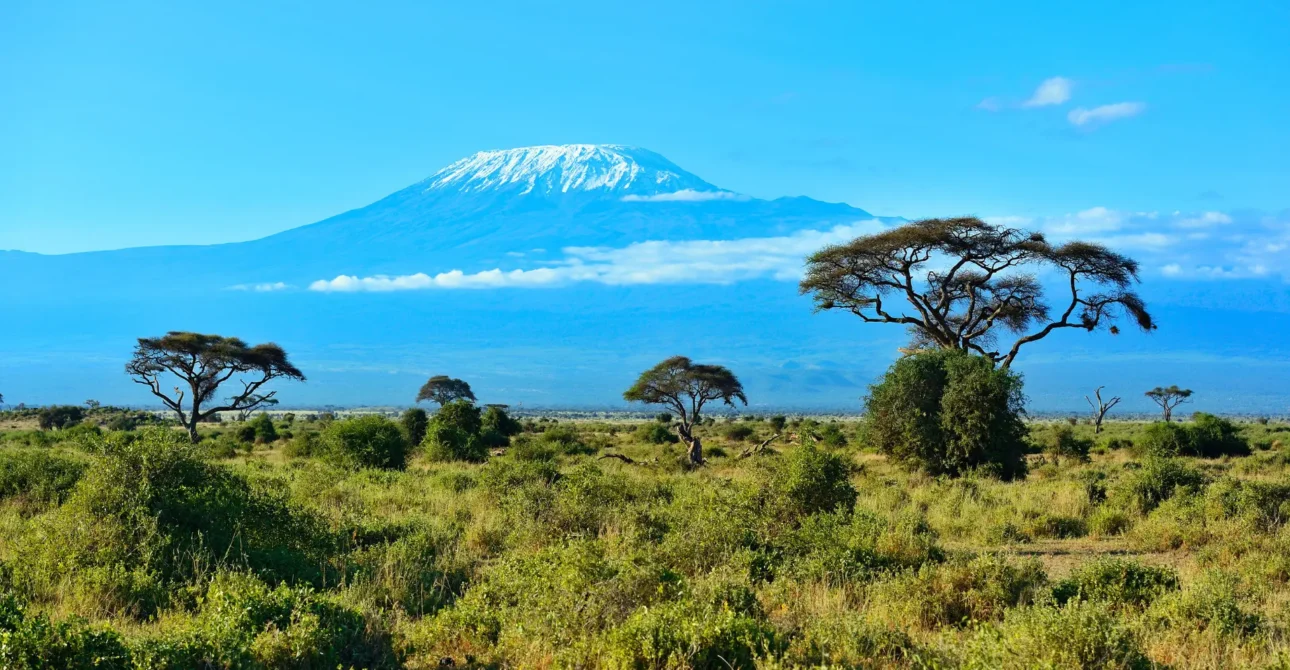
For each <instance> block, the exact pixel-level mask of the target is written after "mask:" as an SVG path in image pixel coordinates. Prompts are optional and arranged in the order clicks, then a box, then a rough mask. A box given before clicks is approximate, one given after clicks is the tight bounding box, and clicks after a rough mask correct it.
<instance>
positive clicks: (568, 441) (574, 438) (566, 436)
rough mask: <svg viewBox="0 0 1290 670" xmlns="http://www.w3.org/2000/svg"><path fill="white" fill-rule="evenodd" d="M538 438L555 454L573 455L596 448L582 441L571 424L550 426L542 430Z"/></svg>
mask: <svg viewBox="0 0 1290 670" xmlns="http://www.w3.org/2000/svg"><path fill="white" fill-rule="evenodd" d="M538 439H539V440H541V441H542V443H543V444H545V445H547V446H548V447H549V448H551V449H552V450H554V451H555V452H556V453H557V454H564V455H566V456H573V455H577V454H594V453H596V449H595V448H594V447H592V446H591V445H588V444H587V443H586V442H584V441H583V440H582V437H581V436H580V435H579V434H578V431H577V430H575V429H574V427H573V426H568V425H558V426H551V427H549V428H547V429H546V430H544V431H542V435H541V436H540V437H539V438H538Z"/></svg>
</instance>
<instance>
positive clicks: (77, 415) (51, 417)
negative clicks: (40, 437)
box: [36, 405, 85, 430]
mask: <svg viewBox="0 0 1290 670" xmlns="http://www.w3.org/2000/svg"><path fill="white" fill-rule="evenodd" d="M84 419H85V408H84V407H81V406H80V405H50V406H49V407H42V408H40V413H39V414H37V415H36V421H37V423H39V425H40V429H41V430H60V429H63V428H67V427H70V426H74V425H76V424H78V423H80V422H81V421H83V420H84Z"/></svg>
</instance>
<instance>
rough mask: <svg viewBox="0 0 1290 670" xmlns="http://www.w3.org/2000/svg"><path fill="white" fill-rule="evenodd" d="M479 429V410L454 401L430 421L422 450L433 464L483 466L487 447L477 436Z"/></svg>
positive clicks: (481, 438) (486, 455)
mask: <svg viewBox="0 0 1290 670" xmlns="http://www.w3.org/2000/svg"><path fill="white" fill-rule="evenodd" d="M482 428H483V421H482V419H481V417H480V411H479V408H478V407H476V406H475V405H474V404H472V403H469V402H467V401H465V400H454V401H452V402H450V403H448V404H446V405H444V406H443V407H440V408H439V411H438V412H435V415H434V417H433V418H431V419H430V425H429V427H428V428H427V429H426V437H425V442H424V443H423V445H422V446H423V448H424V449H425V453H426V456H427V457H428V458H429V459H430V460H433V461H471V462H476V463H479V462H483V461H485V460H488V443H487V441H485V439H484V438H483V437H482V436H481V435H480V433H479V431H480V429H482Z"/></svg>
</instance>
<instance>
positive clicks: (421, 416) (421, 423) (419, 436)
mask: <svg viewBox="0 0 1290 670" xmlns="http://www.w3.org/2000/svg"><path fill="white" fill-rule="evenodd" d="M399 424H400V425H401V426H403V436H404V437H405V438H407V441H408V444H410V445H413V446H415V445H419V444H421V442H422V441H423V440H425V439H426V428H427V427H428V426H429V424H430V415H428V414H426V411H425V410H423V409H421V408H420V407H413V408H411V409H407V410H404V412H403V415H402V416H400V417H399Z"/></svg>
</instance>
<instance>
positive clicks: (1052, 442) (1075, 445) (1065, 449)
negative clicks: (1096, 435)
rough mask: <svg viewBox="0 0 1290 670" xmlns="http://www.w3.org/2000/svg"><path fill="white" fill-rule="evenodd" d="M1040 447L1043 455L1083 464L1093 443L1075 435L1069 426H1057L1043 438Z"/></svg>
mask: <svg viewBox="0 0 1290 670" xmlns="http://www.w3.org/2000/svg"><path fill="white" fill-rule="evenodd" d="M1041 446H1042V447H1043V449H1044V453H1046V454H1049V455H1050V456H1053V457H1055V458H1069V459H1073V460H1076V461H1080V462H1084V461H1087V460H1088V452H1089V449H1091V448H1092V447H1093V441H1092V440H1089V439H1086V438H1081V437H1079V436H1077V435H1075V431H1074V430H1071V428H1070V426H1059V427H1058V428H1057V429H1056V430H1054V431H1052V432H1051V433H1048V434H1047V435H1046V436H1045V440H1044V442H1043V444H1042V445H1041Z"/></svg>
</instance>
